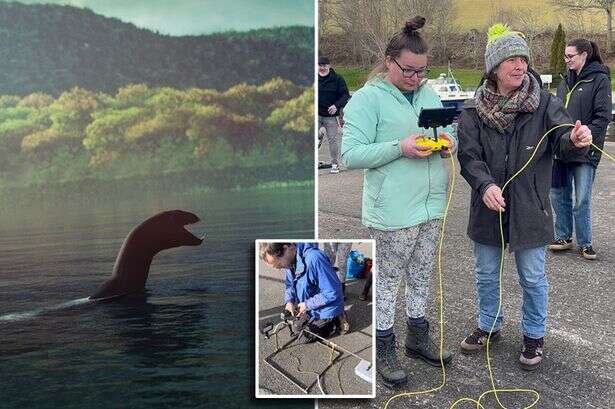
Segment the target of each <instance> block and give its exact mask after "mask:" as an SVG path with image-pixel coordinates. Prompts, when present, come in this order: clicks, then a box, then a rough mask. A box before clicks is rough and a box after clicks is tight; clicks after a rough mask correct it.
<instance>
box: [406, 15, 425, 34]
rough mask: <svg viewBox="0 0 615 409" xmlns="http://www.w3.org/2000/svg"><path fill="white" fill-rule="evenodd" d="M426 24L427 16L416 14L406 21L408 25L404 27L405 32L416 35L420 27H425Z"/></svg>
mask: <svg viewBox="0 0 615 409" xmlns="http://www.w3.org/2000/svg"><path fill="white" fill-rule="evenodd" d="M424 25H425V17H421V16H416V17H414V18H413V19H411V20H409V21H406V25H405V27H404V34H406V35H414V32H415V31H416V30H418V29H420V28H423V26H424Z"/></svg>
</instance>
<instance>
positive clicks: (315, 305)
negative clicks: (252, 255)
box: [284, 243, 344, 319]
mask: <svg viewBox="0 0 615 409" xmlns="http://www.w3.org/2000/svg"><path fill="white" fill-rule="evenodd" d="M295 246H296V247H297V255H296V258H295V266H294V267H293V268H287V269H285V270H284V271H285V273H286V279H285V286H286V291H285V293H284V303H289V302H292V303H301V302H304V303H305V306H306V307H307V309H308V315H309V316H310V318H313V319H327V318H335V317H337V316H339V315H341V314H342V313H343V312H344V295H343V292H342V283H341V282H340V280H339V278H338V277H337V274H336V273H335V271H333V268H332V267H331V262H330V261H329V257H327V256H326V254H325V253H324V252H322V251H320V250H319V249H318V247H317V246H316V245H315V244H313V243H296V244H295Z"/></svg>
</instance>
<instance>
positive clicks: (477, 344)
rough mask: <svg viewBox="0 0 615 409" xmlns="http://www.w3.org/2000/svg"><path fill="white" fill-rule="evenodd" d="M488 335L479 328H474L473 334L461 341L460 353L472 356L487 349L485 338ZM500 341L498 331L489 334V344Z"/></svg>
mask: <svg viewBox="0 0 615 409" xmlns="http://www.w3.org/2000/svg"><path fill="white" fill-rule="evenodd" d="M488 337H489V333H488V332H487V331H483V330H482V329H480V328H476V329H475V330H474V332H473V333H471V334H470V335H468V336H467V337H465V339H464V340H463V341H461V352H463V353H464V354H473V353H476V352H479V351H482V350H483V349H485V348H486V347H487V338H488ZM499 339H500V331H494V332H492V333H491V340H490V343H492V344H493V343H494V342H496V341H498V340H499Z"/></svg>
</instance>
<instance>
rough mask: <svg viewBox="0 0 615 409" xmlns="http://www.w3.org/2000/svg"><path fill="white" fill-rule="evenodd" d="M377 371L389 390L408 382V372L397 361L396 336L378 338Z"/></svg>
mask: <svg viewBox="0 0 615 409" xmlns="http://www.w3.org/2000/svg"><path fill="white" fill-rule="evenodd" d="M376 370H377V371H378V373H379V374H380V376H382V379H383V381H384V384H385V385H386V386H387V387H389V388H392V387H395V386H398V385H402V384H405V383H406V382H408V375H407V374H406V371H405V370H404V368H402V367H401V366H400V365H399V362H398V361H397V352H396V351H395V334H391V335H387V336H385V337H376Z"/></svg>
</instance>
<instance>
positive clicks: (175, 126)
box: [0, 78, 314, 187]
mask: <svg viewBox="0 0 615 409" xmlns="http://www.w3.org/2000/svg"><path fill="white" fill-rule="evenodd" d="M313 99H314V89H313V87H307V88H303V87H300V86H297V85H296V84H294V83H292V82H290V81H287V80H283V79H280V78H274V79H272V80H270V81H268V82H265V83H263V84H261V85H249V84H239V85H236V86H234V87H232V88H230V89H229V90H227V91H226V92H219V91H216V90H210V89H200V88H190V89H188V90H179V89H175V88H171V87H160V88H150V87H148V86H147V85H144V84H130V85H127V86H125V87H123V88H121V89H120V90H118V92H117V93H116V94H115V96H110V95H107V94H102V93H97V92H92V91H88V90H84V89H82V88H77V87H75V88H73V89H71V90H69V91H66V92H64V93H62V94H61V95H60V96H59V97H57V98H55V99H54V98H53V97H51V96H49V95H46V94H44V93H33V94H30V95H27V96H25V97H23V98H14V97H7V98H2V97H1V96H0V187H2V180H3V179H6V180H21V181H22V182H23V183H25V184H28V185H32V186H38V187H41V186H47V185H58V184H60V185H62V184H67V183H82V182H84V181H86V180H90V179H98V180H115V179H118V178H119V179H121V178H132V177H139V178H145V177H157V176H164V175H169V174H177V173H182V172H184V173H185V172H201V171H217V170H219V169H224V168H227V167H231V166H232V167H235V168H237V167H242V168H249V167H251V166H254V167H257V166H263V165H264V164H266V165H273V164H280V165H286V166H291V167H292V166H293V164H295V163H296V162H298V161H299V159H298V158H301V161H307V160H310V161H311V159H310V158H308V157H306V155H305V154H303V155H301V156H300V155H298V154H297V152H298V150H300V149H301V150H303V149H306V147H307V146H308V145H311V146H313V145H312V144H313V118H314V107H313ZM2 101H5V104H4V107H2ZM311 151H313V148H312V149H310V152H311ZM302 163H303V162H302ZM306 163H307V162H306ZM310 163H311V162H310ZM251 177H255V176H254V175H253V176H251ZM255 180H256V179H255Z"/></svg>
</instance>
